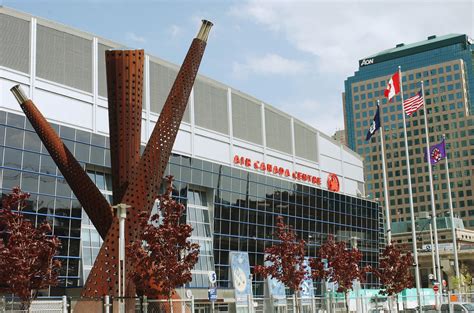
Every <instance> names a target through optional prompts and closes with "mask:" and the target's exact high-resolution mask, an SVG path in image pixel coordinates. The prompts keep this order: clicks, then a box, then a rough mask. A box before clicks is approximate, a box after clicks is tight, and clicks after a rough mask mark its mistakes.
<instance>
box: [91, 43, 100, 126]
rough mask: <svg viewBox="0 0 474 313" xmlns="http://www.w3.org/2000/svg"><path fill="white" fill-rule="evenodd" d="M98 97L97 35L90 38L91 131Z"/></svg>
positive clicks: (94, 120) (95, 122) (95, 116)
mask: <svg viewBox="0 0 474 313" xmlns="http://www.w3.org/2000/svg"><path fill="white" fill-rule="evenodd" d="M98 97H99V47H98V39H97V37H94V38H92V132H93V133H96V132H97V101H98Z"/></svg>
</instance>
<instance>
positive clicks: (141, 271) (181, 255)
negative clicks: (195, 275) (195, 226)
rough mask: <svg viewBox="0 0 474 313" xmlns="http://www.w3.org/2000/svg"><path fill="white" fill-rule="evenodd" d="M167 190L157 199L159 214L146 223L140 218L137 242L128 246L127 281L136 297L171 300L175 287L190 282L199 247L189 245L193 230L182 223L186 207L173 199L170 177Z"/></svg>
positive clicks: (146, 220) (143, 218) (195, 244)
mask: <svg viewBox="0 0 474 313" xmlns="http://www.w3.org/2000/svg"><path fill="white" fill-rule="evenodd" d="M166 180H167V183H168V187H167V189H166V191H165V193H164V194H163V195H161V196H160V197H159V200H160V208H159V210H160V213H159V214H154V215H153V216H151V218H150V220H148V219H147V214H145V213H143V214H142V219H141V224H140V227H141V228H142V229H143V233H142V235H141V236H140V238H139V239H138V240H136V241H134V242H132V243H131V244H130V245H128V251H127V253H128V255H129V256H130V259H131V263H132V268H134V271H132V272H131V273H130V278H131V279H132V280H133V282H134V283H135V285H136V286H137V293H138V294H139V295H145V296H148V297H152V298H156V297H158V296H160V295H161V296H166V298H167V299H168V300H170V299H171V297H172V295H173V292H174V290H175V288H176V287H179V286H182V285H184V284H186V283H187V282H189V281H191V280H192V275H191V269H192V268H193V267H194V265H195V264H196V263H197V261H198V258H199V244H197V243H191V242H190V240H189V237H191V233H192V227H191V225H189V224H185V223H181V222H180V220H181V218H182V216H183V213H184V210H185V207H184V205H183V204H181V203H179V202H177V201H176V200H174V199H173V198H172V191H173V187H172V186H173V184H172V183H173V177H172V176H167V177H166Z"/></svg>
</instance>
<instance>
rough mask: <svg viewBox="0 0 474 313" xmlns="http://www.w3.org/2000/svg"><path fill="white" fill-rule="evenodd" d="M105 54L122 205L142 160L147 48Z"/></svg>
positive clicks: (116, 191) (116, 192) (117, 196)
mask: <svg viewBox="0 0 474 313" xmlns="http://www.w3.org/2000/svg"><path fill="white" fill-rule="evenodd" d="M105 55H106V56H105V58H106V66H107V94H108V102H109V133H110V156H111V164H112V173H113V175H112V185H113V197H114V200H113V201H114V204H118V203H120V202H121V200H122V197H123V195H124V193H125V190H126V189H127V186H128V184H129V179H130V175H131V170H132V168H134V167H135V166H136V165H137V164H138V162H139V161H140V138H141V137H140V134H141V125H142V123H141V122H142V94H143V60H144V51H143V50H110V51H106V53H105Z"/></svg>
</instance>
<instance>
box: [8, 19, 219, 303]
mask: <svg viewBox="0 0 474 313" xmlns="http://www.w3.org/2000/svg"><path fill="white" fill-rule="evenodd" d="M211 27H212V23H211V22H209V21H205V20H203V24H202V26H201V29H200V30H199V33H198V35H197V36H196V38H195V39H194V40H193V42H192V43H191V47H190V48H189V51H188V53H187V55H186V58H185V59H184V62H183V65H182V66H181V69H180V71H179V73H178V75H177V77H176V80H175V82H174V84H173V87H172V88H171V91H170V93H169V95H168V98H167V100H166V102H165V105H164V107H163V110H162V111H161V114H160V117H159V119H158V122H157V124H156V125H155V128H154V130H153V133H152V135H151V137H150V139H149V141H148V144H147V146H146V148H145V151H144V153H143V156H142V157H141V158H140V138H141V136H140V134H141V113H142V112H141V111H142V90H143V61H144V55H143V50H128V51H108V52H107V53H106V65H107V84H108V88H107V90H108V98H109V131H110V146H111V161H112V173H113V183H112V184H113V194H114V203H115V204H118V203H125V204H127V205H129V206H131V208H130V209H129V210H128V212H127V220H126V231H125V236H126V242H131V241H133V240H135V239H136V238H137V237H138V236H139V234H140V229H139V219H138V216H139V214H140V213H141V212H143V211H146V212H148V214H150V211H151V209H152V207H153V204H154V202H155V199H156V197H157V195H158V192H159V188H160V185H161V182H162V177H163V174H164V171H165V168H166V166H167V164H168V161H169V157H170V155H171V150H172V148H173V144H174V142H175V139H176V136H177V133H178V130H179V125H180V124H181V120H182V118H183V114H184V111H185V109H186V105H187V102H188V98H189V95H190V93H191V89H192V86H193V84H194V80H195V78H196V75H197V71H198V68H199V65H200V62H201V59H202V56H203V54H204V50H205V47H206V42H207V38H208V35H209V31H210V29H211ZM11 90H12V92H13V94H14V95H15V97H16V99H17V100H18V102H19V103H20V105H21V107H22V109H23V111H24V112H25V114H26V116H27V117H28V119H29V120H30V122H31V124H32V125H33V127H34V128H35V130H36V132H37V133H38V135H39V137H40V139H41V140H42V142H43V144H44V145H45V146H46V148H47V149H48V151H49V153H50V154H51V156H52V158H53V160H54V161H55V162H56V164H57V166H58V168H59V169H60V171H61V173H62V174H63V176H64V177H65V179H66V181H67V182H68V184H69V185H70V186H71V189H72V190H73V192H74V194H75V195H76V197H77V198H78V200H79V201H80V202H81V204H82V206H83V207H84V209H85V211H86V212H87V214H88V215H89V218H90V219H91V221H92V223H93V224H94V226H95V227H96V228H97V230H98V231H99V233H100V234H101V236H102V237H103V238H105V240H104V244H103V245H102V247H101V249H100V252H99V255H98V257H97V259H96V261H95V263H94V266H93V268H92V271H91V272H90V274H89V277H88V279H87V282H86V285H85V286H84V289H83V292H82V296H83V297H88V298H95V297H101V296H104V295H110V296H117V295H118V273H117V272H118V237H119V233H118V219H117V217H114V216H113V214H112V211H111V207H110V205H109V204H108V203H107V201H106V200H105V198H104V197H103V196H102V194H101V193H100V191H99V190H98V188H96V186H95V185H94V184H93V182H92V181H91V180H90V178H89V177H88V176H87V174H86V173H85V172H84V170H83V169H82V167H81V166H80V165H79V163H78V162H77V160H75V158H74V156H73V155H72V154H71V153H70V152H69V150H68V149H67V148H66V146H65V145H64V144H63V143H62V142H61V139H60V138H59V137H58V135H57V134H56V133H55V132H54V130H53V129H52V127H51V126H50V125H49V124H48V122H47V121H46V120H45V118H44V117H43V116H42V115H41V113H40V112H39V111H38V109H37V108H36V106H35V105H34V104H33V102H32V101H31V100H28V99H27V98H26V96H25V95H24V94H23V92H22V91H21V89H20V87H19V86H15V87H13V88H12V89H11ZM125 263H126V265H125V269H126V270H127V269H129V268H130V267H129V266H130V263H129V262H128V260H127V259H126V262H125ZM125 274H126V273H125ZM126 276H127V275H126ZM134 295H135V286H134V285H133V283H132V282H131V281H130V280H127V285H126V290H125V296H127V297H133V296H134ZM126 304H127V307H126V311H127V312H129V311H130V312H133V310H134V304H133V303H132V302H126ZM100 307H101V304H100V303H99V302H94V301H90V302H86V301H80V302H78V304H77V305H76V307H75V312H95V311H99V310H100Z"/></svg>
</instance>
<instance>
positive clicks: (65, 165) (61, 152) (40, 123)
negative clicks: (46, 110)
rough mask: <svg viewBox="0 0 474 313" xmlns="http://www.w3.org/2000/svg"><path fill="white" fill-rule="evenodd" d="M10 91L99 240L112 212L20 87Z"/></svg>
mask: <svg viewBox="0 0 474 313" xmlns="http://www.w3.org/2000/svg"><path fill="white" fill-rule="evenodd" d="M10 90H11V92H12V93H13V94H14V95H15V98H16V99H17V101H18V103H19V104H20V107H21V109H22V110H23V112H25V115H26V117H27V118H28V120H29V121H30V123H31V125H32V126H33V128H34V129H35V131H36V134H38V136H39V138H40V139H41V141H42V142H43V145H44V146H45V147H46V149H47V150H48V152H49V155H50V156H51V158H53V160H54V162H55V163H56V165H57V166H58V168H59V170H60V171H61V174H63V176H64V178H65V179H66V181H67V183H68V184H69V186H70V187H71V189H72V191H73V192H74V194H75V195H76V197H77V200H79V202H80V203H81V205H82V207H83V208H84V211H86V213H87V215H88V216H89V218H90V220H91V221H92V223H93V224H94V226H95V228H96V229H97V231H98V232H99V234H100V235H101V237H102V238H105V236H106V235H107V232H108V230H109V227H110V224H111V223H112V209H111V207H110V205H109V203H108V202H107V200H106V199H105V198H104V196H103V195H102V193H101V192H100V191H99V189H98V188H97V187H96V186H95V184H94V183H93V182H92V180H91V179H90V178H89V176H88V175H87V174H86V172H85V171H84V169H83V168H82V166H81V165H80V164H79V162H77V160H76V159H75V158H74V156H73V155H72V153H71V152H70V151H69V150H68V148H67V147H66V145H64V143H63V142H62V141H61V139H60V138H59V136H58V134H56V132H55V131H54V129H53V128H52V127H51V125H50V124H49V123H48V121H46V119H45V118H44V116H43V115H42V114H41V112H40V111H39V110H38V108H37V107H36V106H35V104H34V103H33V101H31V100H29V99H28V98H27V97H26V95H25V94H24V93H23V91H22V90H21V89H20V85H16V86H14V87H13V88H11V89H10Z"/></svg>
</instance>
